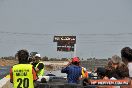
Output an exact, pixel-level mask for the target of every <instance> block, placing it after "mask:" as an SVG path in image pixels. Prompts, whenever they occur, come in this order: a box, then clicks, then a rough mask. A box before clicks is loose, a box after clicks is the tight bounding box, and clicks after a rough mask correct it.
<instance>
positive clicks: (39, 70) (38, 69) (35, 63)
mask: <svg viewBox="0 0 132 88" xmlns="http://www.w3.org/2000/svg"><path fill="white" fill-rule="evenodd" d="M40 60H41V57H40V54H36V55H35V56H34V57H33V63H32V65H33V66H34V67H35V70H36V72H37V75H38V76H44V64H43V62H41V61H40Z"/></svg>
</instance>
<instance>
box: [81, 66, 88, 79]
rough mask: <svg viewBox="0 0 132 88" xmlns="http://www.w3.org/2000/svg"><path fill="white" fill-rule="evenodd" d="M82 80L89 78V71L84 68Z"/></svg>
mask: <svg viewBox="0 0 132 88" xmlns="http://www.w3.org/2000/svg"><path fill="white" fill-rule="evenodd" d="M82 78H88V71H87V69H86V68H85V67H82Z"/></svg>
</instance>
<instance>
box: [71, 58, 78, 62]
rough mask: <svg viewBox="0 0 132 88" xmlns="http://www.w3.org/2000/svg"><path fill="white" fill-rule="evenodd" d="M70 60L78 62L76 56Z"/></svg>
mask: <svg viewBox="0 0 132 88" xmlns="http://www.w3.org/2000/svg"><path fill="white" fill-rule="evenodd" d="M72 62H80V60H79V58H78V57H74V58H73V59H72Z"/></svg>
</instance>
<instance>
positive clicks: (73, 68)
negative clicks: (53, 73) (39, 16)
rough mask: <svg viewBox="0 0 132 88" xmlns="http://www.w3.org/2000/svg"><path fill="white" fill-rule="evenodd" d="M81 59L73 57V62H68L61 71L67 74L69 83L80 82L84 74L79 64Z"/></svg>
mask: <svg viewBox="0 0 132 88" xmlns="http://www.w3.org/2000/svg"><path fill="white" fill-rule="evenodd" d="M79 64H80V60H79V58H78V57H74V58H72V62H70V63H68V65H67V66H66V67H65V68H62V70H61V72H62V73H66V74H67V80H68V83H79V81H80V77H81V75H82V68H81V67H80V66H79Z"/></svg>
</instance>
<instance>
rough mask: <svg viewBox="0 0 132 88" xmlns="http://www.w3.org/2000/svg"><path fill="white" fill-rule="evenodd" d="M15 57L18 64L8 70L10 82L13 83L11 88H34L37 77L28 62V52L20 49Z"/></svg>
mask: <svg viewBox="0 0 132 88" xmlns="http://www.w3.org/2000/svg"><path fill="white" fill-rule="evenodd" d="M16 55H17V59H18V61H19V63H18V64H16V65H14V66H13V67H12V68H11V69H10V82H11V83H13V88H35V87H36V85H35V84H36V82H37V81H36V80H37V79H38V77H37V74H36V71H35V69H34V67H33V66H32V65H31V64H30V63H29V61H28V58H29V53H28V51H27V50H25V49H22V50H19V51H18V52H17V54H16Z"/></svg>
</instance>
